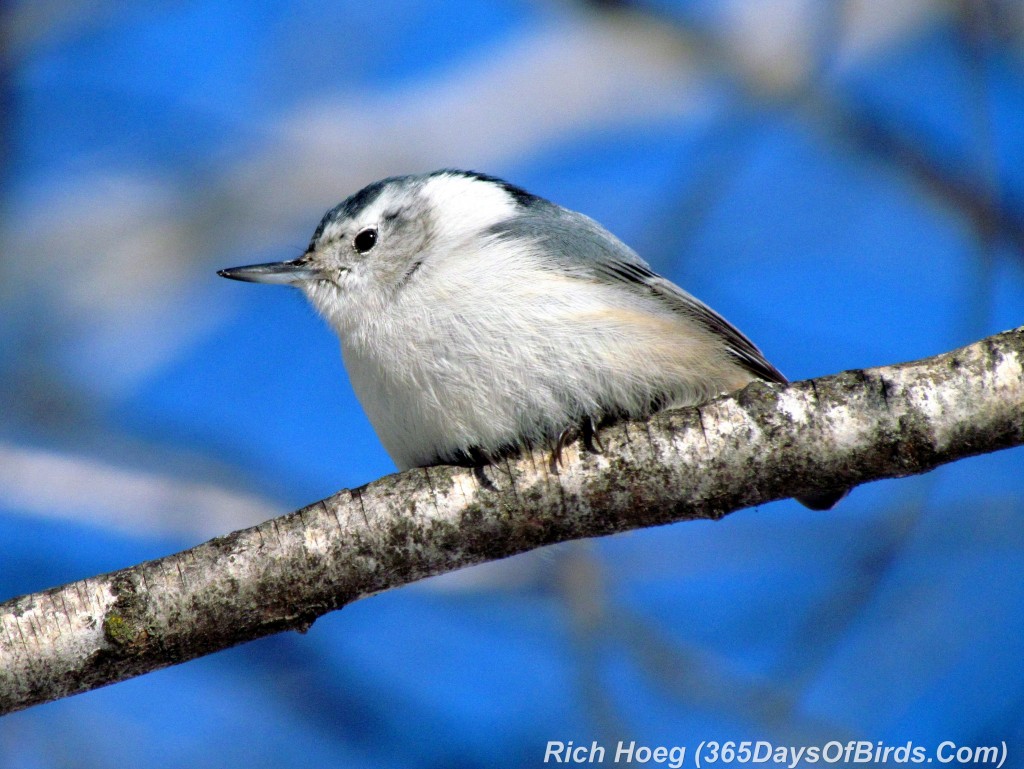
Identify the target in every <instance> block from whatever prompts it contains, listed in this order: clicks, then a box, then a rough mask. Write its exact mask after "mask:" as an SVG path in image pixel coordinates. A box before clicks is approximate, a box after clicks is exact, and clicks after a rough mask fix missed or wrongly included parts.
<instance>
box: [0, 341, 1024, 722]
mask: <svg viewBox="0 0 1024 769" xmlns="http://www.w3.org/2000/svg"><path fill="white" fill-rule="evenodd" d="M601 439H602V441H603V443H604V448H605V453H604V454H601V455H597V454H591V453H589V452H587V451H586V450H585V449H583V448H582V447H581V446H580V445H579V444H578V443H577V444H573V445H570V446H568V447H567V448H566V449H565V451H564V452H563V457H562V464H561V466H560V468H559V469H558V472H557V473H555V472H552V469H551V467H550V461H549V460H550V454H549V453H548V452H547V451H536V452H533V453H527V454H524V455H523V456H522V457H520V458H518V459H512V460H504V461H502V462H500V463H498V464H496V465H492V466H490V467H487V468H486V469H484V470H483V471H482V473H483V475H481V472H480V471H476V472H475V471H473V470H471V469H464V468H456V467H432V468H428V469H419V470H411V471H408V472H405V473H402V474H398V475H391V476H388V477H386V478H382V479H380V480H378V481H376V482H374V483H371V484H369V485H367V486H364V487H362V488H358V489H351V490H344V491H341V492H339V493H337V494H335V495H334V496H332V497H329V498H328V499H324V500H321V501H320V502H316V503H314V504H312V505H310V506H309V507H306V508H303V509H302V510H298V511H297V512H294V513H291V514H289V515H285V516H283V517H281V518H277V519H275V520H271V521H267V522H266V523H263V524H261V525H259V526H255V527H253V528H250V529H245V530H242V531H237V532H235V533H233V534H230V535H228V536H225V537H218V538H216V539H213V540H210V541H209V542H206V543H203V544H201V545H199V546H198V547H194V548H192V549H190V550H186V551H184V552H181V553H177V554H175V555H171V556H168V557H166V558H161V559H159V560H156V561H150V562H147V563H143V564H139V565H138V566H134V567H131V568H128V569H124V570H122V571H118V572H114V573H112V574H106V575H102V576H98V577H95V578H92V579H87V580H82V581H81V582H76V583H72V584H69V585H65V586H63V587H58V588H54V589H51V590H47V591H44V592H42V593H36V594H34V595H28V596H23V597H20V598H15V599H13V600H10V601H8V602H6V603H4V604H2V605H0V713H5V712H9V711H12V710H17V709H20V708H24V707H27V706H29V705H32V704H35V703H39V702H45V701H48V700H52V699H56V698H58V697H63V696H67V695H69V694H74V693H77V692H82V691H87V690H89V689H93V688H96V687H99V686H103V685H105V684H109V683H113V682H115V681H121V680H124V679H126V678H129V677H132V676H136V675H139V674H141V673H145V672H147V671H150V670H154V669H157V668H161V667H165V666H168V665H173V664H176V663H179V662H182V661H184V660H188V659H191V658H194V657H197V656H200V655H203V654H207V653H209V652H213V651H216V650H218V649H223V648H226V647H229V646H233V645H235V644H238V643H241V642H243V641H248V640H251V639H254V638H258V637H260V636H264V635H267V634H269V633H276V632H278V631H282V630H288V629H296V630H304V629H305V628H308V626H309V625H310V624H311V623H312V622H313V620H314V619H316V618H317V617H318V616H320V615H321V614H324V613H325V612H328V611H331V610H334V609H338V608H340V607H342V606H345V605H346V604H348V603H350V602H352V601H355V600H356V599H358V598H361V597H364V596H367V595H371V594H373V593H376V592H378V591H381V590H386V589H388V588H392V587H396V586H399V585H404V584H406V583H407V582H411V581H413V580H416V579H420V578H422V577H427V576H430V575H434V574H441V573H443V572H447V571H451V570H453V569H458V568H461V567H463V566H469V565H471V564H476V563H480V562H482V561H489V560H495V559H498V558H504V557H506V556H509V555H513V554H515V553H521V552H523V551H525V550H530V549H532V548H536V547H540V546H542V545H547V544H551V543H553V542H563V541H566V540H571V539H577V538H580V537H593V536H600V535H604V534H611V533H613V532H620V531H626V530H629V529H635V528H639V527H643V526H655V525H659V524H665V523H671V522H674V521H684V520H692V519H696V518H720V517H722V516H723V515H725V514H727V513H729V512H731V511H733V510H737V509H740V508H743V507H748V506H750V505H756V504H760V503H763V502H768V501H771V500H775V499H780V498H782V497H788V496H792V495H794V494H798V493H800V492H804V491H807V490H810V489H814V488H823V487H844V486H854V485H857V484H859V483H864V482H865V481H870V480H875V479H879V478H892V477H898V476H905V475H910V474H914V473H922V472H926V471H928V470H931V469H932V468H934V467H936V466H938V465H940V464H943V463H945V462H951V461H954V460H956V459H960V458H963V457H967V456H971V455H974V454H980V453H985V452H989V451H995V450H997V449H1003V448H1007V447H1010V446H1016V445H1020V444H1021V443H1024V327H1021V328H1018V329H1016V330H1014V331H1008V332H1005V333H1003V334H998V335H996V336H993V337H989V338H987V339H984V340H982V341H980V342H977V343H975V344H973V345H970V346H968V347H964V348H962V349H960V350H956V351H954V352H950V353H946V354H944V355H940V356H937V357H935V358H930V359H927V360H924V361H919V362H915V363H907V364H901V365H896V366H886V367H882V368H875V369H865V370H861V371H847V372H845V373H842V374H838V375H836V376H829V377H823V378H820V379H815V380H807V381H804V382H797V383H794V384H792V385H789V386H785V387H783V386H779V385H769V384H763V383H755V384H753V385H751V386H749V387H747V388H746V389H744V390H742V391H740V392H738V393H734V394H733V395H730V396H726V397H722V398H719V399H717V400H715V401H712V402H710V403H708V404H705V405H703V406H701V407H700V408H690V409H682V410H678V411H671V412H665V413H664V414H660V415H657V416H655V417H654V418H653V419H651V420H650V421H648V422H634V423H626V424H621V425H618V426H615V427H612V428H608V429H607V430H605V431H603V432H602V434H601Z"/></svg>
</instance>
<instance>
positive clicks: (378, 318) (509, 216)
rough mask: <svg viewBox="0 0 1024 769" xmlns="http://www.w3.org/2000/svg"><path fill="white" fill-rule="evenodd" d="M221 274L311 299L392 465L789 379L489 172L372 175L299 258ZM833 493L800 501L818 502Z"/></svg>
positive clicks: (609, 242) (597, 236)
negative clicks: (291, 289) (293, 289)
mask: <svg viewBox="0 0 1024 769" xmlns="http://www.w3.org/2000/svg"><path fill="white" fill-rule="evenodd" d="M219 274H220V275H222V276H224V277H226V278H234V279H236V280H245V281H252V282H254V283H282V284H287V285H293V286H298V287H299V288H301V289H302V290H303V291H304V292H305V293H306V295H307V296H308V297H309V299H310V301H311V302H312V303H313V305H315V306H316V308H317V310H319V311H320V313H321V314H322V315H323V316H324V317H325V318H326V319H327V321H328V322H329V323H330V324H331V326H333V328H334V330H335V331H336V332H337V334H338V336H339V337H340V339H341V351H342V357H343V358H344V361H345V367H346V369H347V370H348V374H349V377H350V378H351V380H352V386H353V388H354V389H355V392H356V395H357V396H358V397H359V400H360V402H361V403H362V405H363V408H364V409H365V410H366V413H367V415H368V416H369V418H370V421H371V422H372V423H373V427H374V429H375V430H376V431H377V435H378V436H379V437H380V440H381V442H382V443H383V444H384V448H385V449H387V451H388V453H389V454H390V455H391V457H392V459H394V461H395V464H397V465H398V467H399V469H402V470H404V469H407V468H410V467H421V466H426V465H434V464H442V463H465V462H466V461H467V459H472V460H473V461H477V462H482V461H487V460H488V459H489V458H493V457H496V456H499V455H501V454H502V453H504V452H506V451H508V450H510V449H514V448H515V447H519V446H522V445H544V444H547V445H556V446H560V442H561V440H562V439H563V438H564V436H565V435H567V434H568V433H567V431H571V430H573V429H576V428H578V429H580V430H582V432H583V434H584V436H585V437H586V439H587V442H588V445H592V443H593V442H592V436H593V432H592V431H593V428H594V425H595V424H601V423H602V421H606V420H609V419H616V418H624V417H630V418H632V417H644V416H648V415H650V414H651V413H652V412H654V411H657V410H659V409H662V408H668V407H672V406H692V405H696V404H699V403H703V402H704V401H707V400H709V399H710V398H713V397H715V396H716V395H719V394H721V393H726V392H731V391H733V390H737V389H739V388H741V387H743V386H745V385H746V384H748V383H749V382H750V381H752V380H754V379H763V380H766V381H769V382H780V383H785V382H786V378H785V377H784V376H783V375H782V374H781V373H780V372H779V371H778V369H776V368H775V367H774V366H773V365H772V364H771V363H769V362H768V361H767V360H766V359H765V357H764V355H763V354H762V353H761V351H760V350H759V349H758V348H757V347H756V346H755V345H754V343H753V342H751V341H750V340H749V339H748V338H747V337H746V336H744V335H743V334H742V333H740V331H738V330H737V329H736V328H735V327H734V326H733V325H731V324H730V323H729V322H728V321H727V320H725V319H724V318H723V317H722V316H721V315H719V314H718V313H716V312H715V311H714V310H712V309H711V308H710V307H708V306H707V305H705V304H704V303H702V302H700V301H699V300H697V299H696V298H694V297H692V296H690V294H688V293H686V292H685V291H683V290H682V289H681V288H679V287H678V286H676V285H675V284H673V283H672V282H670V281H668V280H666V279H665V278H663V277H661V276H659V275H657V274H655V273H654V272H653V271H652V270H651V268H650V267H649V266H648V264H647V263H646V262H645V261H644V260H643V259H641V258H640V257H639V256H637V254H636V253H635V252H634V251H633V250H632V249H630V248H629V247H628V246H626V245H625V244H624V243H622V242H621V241H620V240H618V239H617V238H616V237H615V236H614V235H612V234H611V233H610V232H608V231H607V230H605V229H604V228H603V227H601V225H599V224H598V223H597V222H595V221H593V220H592V219H590V218H588V217H586V216H584V215H583V214H579V213H576V212H574V211H569V210H567V209H565V208H562V207H561V206H558V205H556V204H554V203H551V202H550V201H548V200H545V199H543V198H540V197H537V196H536V195H532V194H530V193H529V192H526V191H525V190H523V189H521V188H519V187H516V186H514V185H512V184H509V183H508V182H505V181H502V180H500V179H496V178H494V177H492V176H487V175H485V174H479V173H472V172H465V171H453V170H444V171H437V172H434V173H430V174H423V175H415V176H399V177H393V178H389V179H384V180H382V181H379V182H375V183H374V184H371V185H369V186H368V187H365V188H364V189H362V190H360V191H359V192H357V193H356V194H354V195H352V197H350V198H348V199H347V200H345V201H344V202H343V203H341V204H340V205H338V206H336V207H335V208H333V209H331V210H330V211H328V212H327V214H326V215H325V216H324V217H323V219H322V220H321V222H320V225H319V226H318V227H317V229H316V232H314V233H313V237H312V239H311V240H310V243H309V247H308V248H307V249H306V252H305V253H304V254H302V256H300V257H299V258H298V259H294V260H292V261H286V262H275V263H271V264H257V265H252V266H247V267H233V268H231V269H226V270H221V271H220V273H219ZM555 451H556V452H557V451H558V448H556V449H555ZM843 493H844V492H842V491H821V492H815V493H811V494H807V495H806V496H802V497H800V501H801V502H803V503H804V504H805V505H807V506H808V507H812V508H814V509H827V508H829V507H831V506H832V505H833V504H835V502H836V501H837V500H838V499H839V498H840V497H841V496H842V495H843Z"/></svg>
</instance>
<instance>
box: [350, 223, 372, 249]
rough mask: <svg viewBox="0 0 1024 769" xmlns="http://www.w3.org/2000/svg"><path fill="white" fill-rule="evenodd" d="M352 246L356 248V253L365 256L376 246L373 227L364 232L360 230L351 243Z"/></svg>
mask: <svg viewBox="0 0 1024 769" xmlns="http://www.w3.org/2000/svg"><path fill="white" fill-rule="evenodd" d="M352 245H353V246H355V247H356V251H358V252H359V253H361V254H365V253H366V252H367V251H369V250H370V249H371V248H373V247H374V246H375V245H377V230H376V229H374V228H373V227H367V228H366V229H365V230H360V231H359V234H358V235H356V237H355V240H353V241H352Z"/></svg>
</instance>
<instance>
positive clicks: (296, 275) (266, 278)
mask: <svg viewBox="0 0 1024 769" xmlns="http://www.w3.org/2000/svg"><path fill="white" fill-rule="evenodd" d="M217 274H218V275H220V276H221V277H222V278H231V279H232V280H244V281H247V282H249V283H278V284H282V285H286V286H294V285H296V284H298V283H302V282H304V281H307V280H315V279H316V278H318V277H320V271H319V270H318V269H316V268H315V267H313V266H312V265H310V263H309V260H308V259H307V258H306V257H300V258H299V259H292V260H291V261H290V262H268V263H267V264H250V265H247V266H245V267H228V268H227V269H226V270H217Z"/></svg>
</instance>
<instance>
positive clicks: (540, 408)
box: [341, 243, 750, 469]
mask: <svg viewBox="0 0 1024 769" xmlns="http://www.w3.org/2000/svg"><path fill="white" fill-rule="evenodd" d="M421 272H422V274H417V275H416V277H415V279H414V280H411V281H410V282H409V284H408V285H407V286H405V287H404V288H403V289H402V290H401V291H400V292H399V294H398V296H397V297H396V298H395V300H394V301H393V302H392V304H391V306H390V307H389V308H388V311H387V312H384V313H379V314H378V315H376V316H375V317H368V318H364V319H363V322H361V323H360V324H359V325H358V326H357V327H355V328H350V329H348V331H347V332H346V333H344V334H342V335H341V336H342V354H343V357H344V361H345V366H346V368H347V370H348V373H349V376H350V378H351V380H352V385H353V387H354V388H355V391H356V394H357V395H358V397H359V399H360V401H361V403H362V404H363V407H364V409H365V410H366V412H367V415H368V416H369V418H370V420H371V422H372V423H373V426H374V428H375V430H376V431H377V434H378V436H379V437H380V439H381V442H382V443H383V444H384V447H385V448H386V449H387V451H388V453H389V454H390V455H391V457H392V458H393V459H394V461H395V463H396V464H397V465H398V467H399V468H401V469H405V468H408V467H415V466H419V465H423V464H429V463H433V462H436V461H439V460H444V459H452V458H453V457H454V455H455V454H456V453H458V452H459V451H464V450H466V449H469V448H470V447H478V448H481V449H483V450H485V451H496V450H497V449H499V448H502V447H505V446H508V445H510V444H518V443H521V442H523V441H524V440H530V441H532V442H534V443H540V442H542V441H545V440H551V439H553V438H554V437H555V436H557V435H558V433H559V432H560V431H561V430H562V429H563V428H565V427H568V426H572V425H575V424H578V423H579V422H580V420H581V419H582V418H583V417H584V416H585V415H588V414H589V415H593V416H596V417H599V416H600V415H601V414H602V413H607V412H608V411H612V410H614V411H620V412H624V413H629V414H636V415H639V414H641V413H643V412H644V411H645V410H646V409H647V408H648V406H649V404H650V403H651V401H652V399H654V398H656V397H659V396H662V397H665V398H667V399H669V400H671V401H673V402H674V403H677V404H683V403H695V402H700V401H703V400H706V399H707V398H709V397H711V396H713V395H715V394H716V393H718V392H721V391H724V390H727V389H733V388H735V387H737V386H741V385H742V384H743V383H745V382H746V381H748V380H749V378H750V377H749V375H746V374H744V373H743V372H742V371H740V370H739V368H738V367H737V366H736V365H735V363H733V362H732V361H731V360H730V359H728V357H727V356H725V355H724V354H722V352H721V351H720V345H716V344H714V340H713V338H712V337H711V335H710V334H709V333H708V332H706V331H704V330H703V329H702V328H700V327H699V326H697V325H696V324H694V323H692V322H691V321H688V320H687V319H685V318H684V317H683V316H680V315H679V314H677V313H673V312H671V311H670V310H668V309H667V308H665V307H663V306H662V305H661V304H660V303H659V302H657V301H656V300H655V299H653V298H650V297H646V296H644V295H642V294H641V293H639V292H634V291H631V290H629V289H627V288H626V287H625V286H619V285H616V284H606V283H597V282H593V281H589V280H584V279H581V278H576V277H571V276H567V275H564V274H561V273H557V272H553V271H551V270H547V269H544V268H543V267H542V266H541V264H540V263H539V262H538V261H537V260H535V259H532V258H524V256H523V254H522V253H517V254H514V255H513V253H512V252H511V251H510V250H509V247H508V246H507V245H506V244H503V243H491V244H489V245H488V248H487V250H486V253H481V254H480V255H479V258H474V257H473V255H467V254H465V253H462V254H458V253H454V254H453V253H447V254H445V255H437V254H434V255H432V258H430V259H428V260H427V261H425V262H424V264H423V266H422V268H421Z"/></svg>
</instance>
